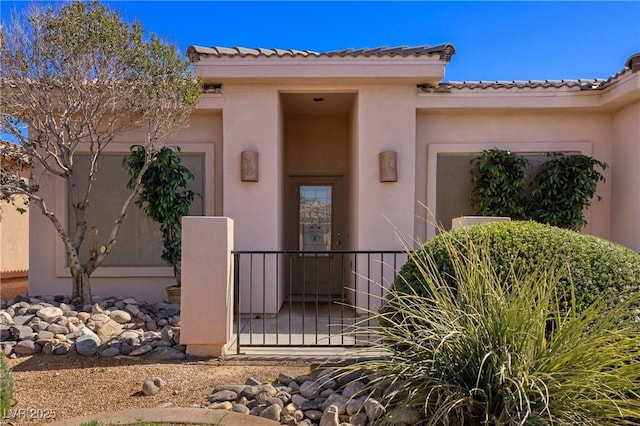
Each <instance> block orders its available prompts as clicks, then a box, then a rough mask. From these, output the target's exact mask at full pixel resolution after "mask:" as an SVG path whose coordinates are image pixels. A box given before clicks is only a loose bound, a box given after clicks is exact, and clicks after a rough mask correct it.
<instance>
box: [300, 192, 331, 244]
mask: <svg viewBox="0 0 640 426" xmlns="http://www.w3.org/2000/svg"><path fill="white" fill-rule="evenodd" d="M299 188H300V193H299V200H300V202H299V205H298V217H299V218H300V219H299V233H298V239H299V245H300V250H303V251H329V250H331V207H332V206H331V190H332V188H331V185H300V187H299Z"/></svg>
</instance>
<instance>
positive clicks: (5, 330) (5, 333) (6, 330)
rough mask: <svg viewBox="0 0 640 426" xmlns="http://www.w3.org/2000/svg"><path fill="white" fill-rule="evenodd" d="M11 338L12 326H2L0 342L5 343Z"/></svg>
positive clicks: (0, 327) (0, 325) (0, 326)
mask: <svg viewBox="0 0 640 426" xmlns="http://www.w3.org/2000/svg"><path fill="white" fill-rule="evenodd" d="M9 337H11V326H9V325H7V324H0V342H4V341H5V340H7V339H9Z"/></svg>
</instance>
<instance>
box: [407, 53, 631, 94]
mask: <svg viewBox="0 0 640 426" xmlns="http://www.w3.org/2000/svg"><path fill="white" fill-rule="evenodd" d="M636 72H640V53H636V54H635V55H632V56H631V57H630V58H629V59H628V60H627V61H626V62H625V67H624V69H622V70H620V71H619V72H617V73H615V74H614V75H612V76H611V77H609V78H606V79H602V78H594V79H590V80H583V79H578V80H527V81H518V80H513V81H443V82H442V83H440V84H438V85H437V86H423V85H421V86H418V91H419V92H422V93H434V92H436V93H437V92H444V93H446V92H451V91H453V90H464V89H468V90H476V89H479V90H487V89H539V88H542V89H574V90H602V89H605V88H607V87H609V86H611V85H612V84H614V83H615V82H617V81H618V80H619V79H620V78H621V77H622V76H624V75H627V74H631V73H636Z"/></svg>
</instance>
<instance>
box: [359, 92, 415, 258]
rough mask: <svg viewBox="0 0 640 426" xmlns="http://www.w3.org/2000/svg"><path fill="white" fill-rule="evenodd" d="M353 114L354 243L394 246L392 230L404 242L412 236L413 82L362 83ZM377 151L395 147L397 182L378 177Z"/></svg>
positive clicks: (365, 246) (376, 247) (369, 247)
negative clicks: (355, 202) (406, 83)
mask: <svg viewBox="0 0 640 426" xmlns="http://www.w3.org/2000/svg"><path fill="white" fill-rule="evenodd" d="M357 116H358V118H357V120H358V124H357V125H358V128H359V131H358V136H357V139H356V144H357V148H356V153H355V158H354V159H353V163H354V164H355V165H356V166H355V167H356V168H357V172H358V175H357V177H356V178H355V183H354V190H355V192H356V194H357V204H356V205H355V206H354V209H355V212H354V227H355V228H356V229H357V232H356V233H357V240H356V241H354V246H355V247H357V248H358V249H359V250H397V249H400V248H402V245H401V244H400V242H399V241H398V238H397V235H396V231H397V233H398V234H399V235H400V236H401V237H402V238H405V239H407V240H408V241H413V238H414V233H413V206H414V203H415V196H414V195H415V179H416V176H415V169H414V167H413V164H414V156H415V140H416V133H415V131H416V115H415V87H412V86H410V85H406V86H405V85H398V86H393V85H384V86H363V87H361V88H360V90H359V94H358V112H357ZM382 151H396V152H397V169H398V181H397V182H380V176H379V171H380V169H379V160H378V155H379V153H380V152H382Z"/></svg>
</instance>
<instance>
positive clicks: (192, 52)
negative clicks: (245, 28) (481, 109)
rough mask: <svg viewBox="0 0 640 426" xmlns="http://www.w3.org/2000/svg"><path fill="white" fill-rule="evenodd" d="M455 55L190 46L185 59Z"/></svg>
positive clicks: (426, 50) (428, 49) (429, 50)
mask: <svg viewBox="0 0 640 426" xmlns="http://www.w3.org/2000/svg"><path fill="white" fill-rule="evenodd" d="M454 54H455V48H454V47H453V45H452V44H449V43H446V44H440V45H438V46H414V47H408V46H400V47H386V46H383V47H376V48H372V49H346V50H332V51H329V52H315V51H312V50H296V49H265V48H262V47H258V48H247V47H220V46H213V47H202V46H189V48H188V49H187V56H188V57H189V59H191V61H192V62H195V61H198V60H200V59H202V58H203V57H204V58H208V57H274V58H284V57H325V58H331V57H352V58H357V57H367V58H368V57H384V56H390V57H395V56H400V57H409V56H415V57H419V56H432V55H439V56H440V59H443V60H445V61H447V62H448V61H449V60H450V59H451V56H452V55H454Z"/></svg>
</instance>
